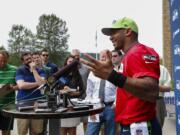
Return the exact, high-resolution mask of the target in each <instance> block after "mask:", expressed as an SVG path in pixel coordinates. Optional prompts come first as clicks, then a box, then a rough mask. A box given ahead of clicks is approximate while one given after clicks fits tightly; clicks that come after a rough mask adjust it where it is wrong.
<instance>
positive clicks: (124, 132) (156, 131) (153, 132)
mask: <svg viewBox="0 0 180 135" xmlns="http://www.w3.org/2000/svg"><path fill="white" fill-rule="evenodd" d="M150 123H151V126H150V129H149V128H148V130H149V135H162V129H161V126H160V124H159V122H158V121H157V119H153V120H151V121H150ZM120 135H131V133H130V126H123V125H121V133H120Z"/></svg>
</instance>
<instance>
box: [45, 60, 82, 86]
mask: <svg viewBox="0 0 180 135" xmlns="http://www.w3.org/2000/svg"><path fill="white" fill-rule="evenodd" d="M78 64H79V61H77V60H74V61H73V62H72V63H71V64H69V65H66V66H64V67H62V68H61V69H60V70H58V71H57V72H56V73H54V74H53V75H52V76H50V77H48V79H47V80H48V83H50V84H52V83H54V82H55V81H56V80H58V79H59V77H61V76H63V75H67V74H68V73H69V72H71V71H72V70H73V69H74V68H76V67H77V66H78Z"/></svg>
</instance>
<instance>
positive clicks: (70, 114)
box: [1, 104, 104, 135]
mask: <svg viewBox="0 0 180 135" xmlns="http://www.w3.org/2000/svg"><path fill="white" fill-rule="evenodd" d="M103 109H104V106H103V105H102V104H98V106H97V105H96V108H92V109H87V110H78V111H75V110H73V109H68V110H67V111H65V112H46V113H45V112H43V113H36V112H34V110H27V111H18V110H17V109H16V105H15V104H10V105H8V106H6V107H4V108H3V109H2V110H1V113H2V115H4V116H5V117H12V118H22V119H53V121H54V120H55V121H56V122H55V123H51V122H50V123H49V135H60V133H59V129H60V120H59V119H61V118H63V119H64V118H75V117H82V116H89V115H94V114H97V113H101V112H102V111H103ZM52 128H53V130H52Z"/></svg>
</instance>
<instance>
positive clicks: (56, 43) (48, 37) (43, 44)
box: [36, 14, 69, 65]
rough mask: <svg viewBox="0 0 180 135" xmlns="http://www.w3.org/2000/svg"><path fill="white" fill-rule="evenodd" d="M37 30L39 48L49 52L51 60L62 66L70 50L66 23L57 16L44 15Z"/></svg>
mask: <svg viewBox="0 0 180 135" xmlns="http://www.w3.org/2000/svg"><path fill="white" fill-rule="evenodd" d="M36 29H37V39H38V47H39V48H46V49H48V50H49V53H50V56H51V57H50V59H51V60H53V61H54V62H55V63H58V64H60V65H61V64H62V63H63V62H62V61H64V56H65V55H66V54H67V49H68V44H67V42H68V38H69V34H67V31H68V28H67V27H66V22H65V21H63V20H62V19H60V18H58V17H57V16H56V15H54V14H51V15H45V14H44V15H42V16H40V18H39V24H38V25H37V27H36Z"/></svg>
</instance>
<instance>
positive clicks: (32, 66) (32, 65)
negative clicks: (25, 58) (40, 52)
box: [29, 62, 36, 72]
mask: <svg viewBox="0 0 180 135" xmlns="http://www.w3.org/2000/svg"><path fill="white" fill-rule="evenodd" d="M29 67H30V70H31V72H33V70H36V64H35V62H31V63H29Z"/></svg>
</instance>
